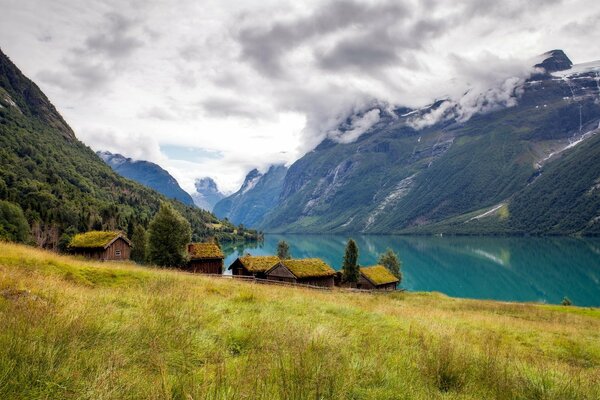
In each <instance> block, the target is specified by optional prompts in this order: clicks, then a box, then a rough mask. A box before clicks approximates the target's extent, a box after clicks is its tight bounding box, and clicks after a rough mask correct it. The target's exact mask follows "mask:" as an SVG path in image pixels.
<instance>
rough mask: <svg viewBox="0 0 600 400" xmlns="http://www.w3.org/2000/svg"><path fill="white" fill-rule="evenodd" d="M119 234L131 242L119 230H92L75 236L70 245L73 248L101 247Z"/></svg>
mask: <svg viewBox="0 0 600 400" xmlns="http://www.w3.org/2000/svg"><path fill="white" fill-rule="evenodd" d="M119 236H120V237H122V238H123V239H125V241H127V242H128V243H129V240H127V238H126V237H125V235H123V234H122V233H121V232H118V231H90V232H86V233H78V234H77V235H75V236H73V239H71V243H69V247H70V248H72V249H101V248H105V247H106V246H108V245H109V244H110V243H111V242H113V241H114V240H115V239H116V238H118V237H119Z"/></svg>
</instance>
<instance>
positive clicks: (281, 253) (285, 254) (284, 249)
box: [277, 240, 292, 260]
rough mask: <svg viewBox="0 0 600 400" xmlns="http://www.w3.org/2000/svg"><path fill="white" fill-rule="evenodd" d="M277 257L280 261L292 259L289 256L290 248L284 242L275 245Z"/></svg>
mask: <svg viewBox="0 0 600 400" xmlns="http://www.w3.org/2000/svg"><path fill="white" fill-rule="evenodd" d="M277 257H279V258H281V259H282V260H289V259H290V258H292V256H291V255H290V246H289V245H288V244H287V242H286V241H285V240H280V241H279V243H277Z"/></svg>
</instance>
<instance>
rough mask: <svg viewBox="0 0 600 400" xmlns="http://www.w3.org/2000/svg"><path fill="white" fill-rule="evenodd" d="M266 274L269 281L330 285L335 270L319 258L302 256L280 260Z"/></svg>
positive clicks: (331, 284)
mask: <svg viewBox="0 0 600 400" xmlns="http://www.w3.org/2000/svg"><path fill="white" fill-rule="evenodd" d="M266 276H267V279H268V280H271V281H279V282H289V283H300V284H304V285H313V286H325V287H332V286H333V283H334V282H333V278H334V276H335V271H334V270H333V268H331V267H330V266H329V265H327V264H326V263H325V262H324V261H323V260H321V259H319V258H304V259H292V260H280V261H279V263H277V264H276V265H275V266H273V267H272V268H271V269H269V270H268V271H267V272H266Z"/></svg>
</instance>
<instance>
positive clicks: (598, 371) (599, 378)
mask: <svg viewBox="0 0 600 400" xmlns="http://www.w3.org/2000/svg"><path fill="white" fill-rule="evenodd" d="M599 398H600V310H599V309H590V308H577V307H564V306H544V305H533V304H513V303H499V302H492V301H475V300H463V299H453V298H448V297H446V296H443V295H441V294H436V293H389V294H383V293H382V294H364V293H350V292H345V291H337V290H336V291H331V292H328V291H312V290H308V289H301V288H286V287H278V286H267V285H260V284H253V283H248V282H238V281H232V280H226V279H218V278H210V277H203V276H193V275H191V274H185V273H179V272H175V271H167V270H160V269H153V268H145V267H138V266H135V265H133V264H127V263H95V262H89V261H85V260H83V259H78V258H72V257H66V256H59V255H56V254H53V253H49V252H45V251H42V250H38V249H34V248H31V247H26V246H21V245H14V244H6V243H0V399H95V400H96V399H265V400H266V399H269V400H271V399H599Z"/></svg>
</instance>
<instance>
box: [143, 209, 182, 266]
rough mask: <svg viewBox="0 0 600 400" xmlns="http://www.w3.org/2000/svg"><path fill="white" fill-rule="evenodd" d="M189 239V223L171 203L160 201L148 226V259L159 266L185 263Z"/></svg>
mask: <svg viewBox="0 0 600 400" xmlns="http://www.w3.org/2000/svg"><path fill="white" fill-rule="evenodd" d="M191 239H192V229H191V227H190V223H189V222H188V221H187V220H186V219H185V218H183V217H182V216H181V214H179V213H178V212H177V210H175V208H173V206H172V205H170V204H168V203H162V204H161V205H160V209H159V210H158V213H156V215H155V216H154V219H153V220H152V221H151V222H150V225H149V227H148V253H147V254H148V261H149V262H150V263H152V264H156V265H160V266H180V265H183V264H185V263H186V262H187V250H186V247H187V244H188V243H189V242H190V240H191Z"/></svg>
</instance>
